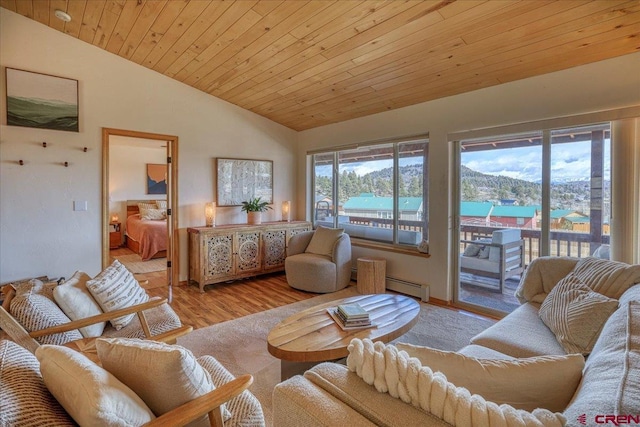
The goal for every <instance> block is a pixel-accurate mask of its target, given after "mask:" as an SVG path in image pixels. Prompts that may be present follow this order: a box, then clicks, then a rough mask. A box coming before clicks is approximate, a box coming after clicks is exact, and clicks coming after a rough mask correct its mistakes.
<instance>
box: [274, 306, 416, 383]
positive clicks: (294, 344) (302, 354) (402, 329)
mask: <svg viewBox="0 0 640 427" xmlns="http://www.w3.org/2000/svg"><path fill="white" fill-rule="evenodd" d="M356 302H357V303H358V304H360V305H361V306H362V308H364V309H365V310H367V311H368V312H369V316H370V318H371V321H372V322H373V323H374V324H375V326H374V327H371V328H367V329H351V330H343V329H342V328H341V327H340V326H338V325H337V324H336V322H335V321H334V320H333V318H332V317H331V316H330V315H329V313H328V312H327V309H328V308H331V307H335V306H337V305H339V304H353V303H356ZM419 313H420V304H418V302H417V301H416V300H415V299H413V298H410V297H407V296H404V295H395V294H376V295H358V296H354V297H349V298H344V299H340V300H335V301H331V302H328V303H324V304H320V305H317V306H314V307H311V308H308V309H306V310H304V311H301V312H300V313H297V314H294V315H292V316H290V317H288V318H286V319H285V320H283V321H282V322H280V323H279V324H277V325H276V326H275V327H274V328H273V329H272V330H271V331H270V332H269V336H268V337H267V347H268V349H269V353H271V354H272V355H273V356H275V357H277V358H278V359H280V360H281V361H282V364H281V365H282V375H281V376H282V378H283V380H284V379H286V378H289V377H290V376H292V375H295V374H297V373H300V372H301V371H302V372H303V371H304V370H306V369H308V368H309V367H310V366H312V365H313V364H315V363H318V362H325V361H329V360H336V359H341V358H343V357H346V356H347V355H348V354H349V351H348V350H347V346H348V345H349V343H350V342H351V340H352V339H353V338H360V339H364V338H369V339H370V340H372V341H382V342H389V341H391V340H393V339H396V338H398V337H399V336H401V335H403V334H404V333H406V332H407V331H408V330H409V329H411V328H412V327H413V326H414V325H415V324H416V323H417V321H418V314H419Z"/></svg>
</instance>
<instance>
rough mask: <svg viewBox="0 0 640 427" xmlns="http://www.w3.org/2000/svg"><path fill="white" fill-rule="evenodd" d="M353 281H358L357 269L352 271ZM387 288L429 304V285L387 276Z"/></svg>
mask: <svg viewBox="0 0 640 427" xmlns="http://www.w3.org/2000/svg"><path fill="white" fill-rule="evenodd" d="M351 279H352V280H354V281H357V280H358V271H357V270H356V269H352V270H351ZM385 287H386V288H387V289H389V290H391V291H396V292H400V293H402V294H406V295H411V296H414V297H417V298H420V299H421V300H422V301H424V302H429V286H428V285H420V284H418V283H413V282H409V281H406V280H400V279H396V278H394V277H389V276H387V277H386V280H385Z"/></svg>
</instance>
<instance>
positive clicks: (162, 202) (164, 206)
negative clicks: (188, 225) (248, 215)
mask: <svg viewBox="0 0 640 427" xmlns="http://www.w3.org/2000/svg"><path fill="white" fill-rule="evenodd" d="M156 205H158V209H165V210H166V209H167V201H166V200H156Z"/></svg>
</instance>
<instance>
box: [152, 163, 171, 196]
mask: <svg viewBox="0 0 640 427" xmlns="http://www.w3.org/2000/svg"><path fill="white" fill-rule="evenodd" d="M147 194H167V165H166V164H155V163H147Z"/></svg>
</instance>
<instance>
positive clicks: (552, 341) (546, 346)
mask: <svg viewBox="0 0 640 427" xmlns="http://www.w3.org/2000/svg"><path fill="white" fill-rule="evenodd" d="M539 308H540V305H539V304H535V303H525V304H523V305H521V306H520V307H518V308H516V309H515V310H514V311H512V312H511V313H509V314H508V315H507V316H506V317H504V318H503V319H502V320H500V321H499V322H498V323H496V324H494V325H492V326H490V327H489V328H487V329H485V330H484V331H482V332H480V333H479V334H478V335H476V336H475V337H473V338H471V343H472V344H476V345H481V346H484V347H488V348H490V349H493V350H496V351H499V352H500V353H504V354H507V355H509V356H512V357H531V356H543V355H563V354H567V352H566V351H565V350H564V348H562V346H561V345H560V343H558V341H557V340H556V336H555V335H554V334H553V332H551V330H550V329H549V328H548V327H547V326H546V325H545V324H544V323H543V322H542V321H541V320H540V317H538V310H539ZM523 337H526V339H523Z"/></svg>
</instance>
